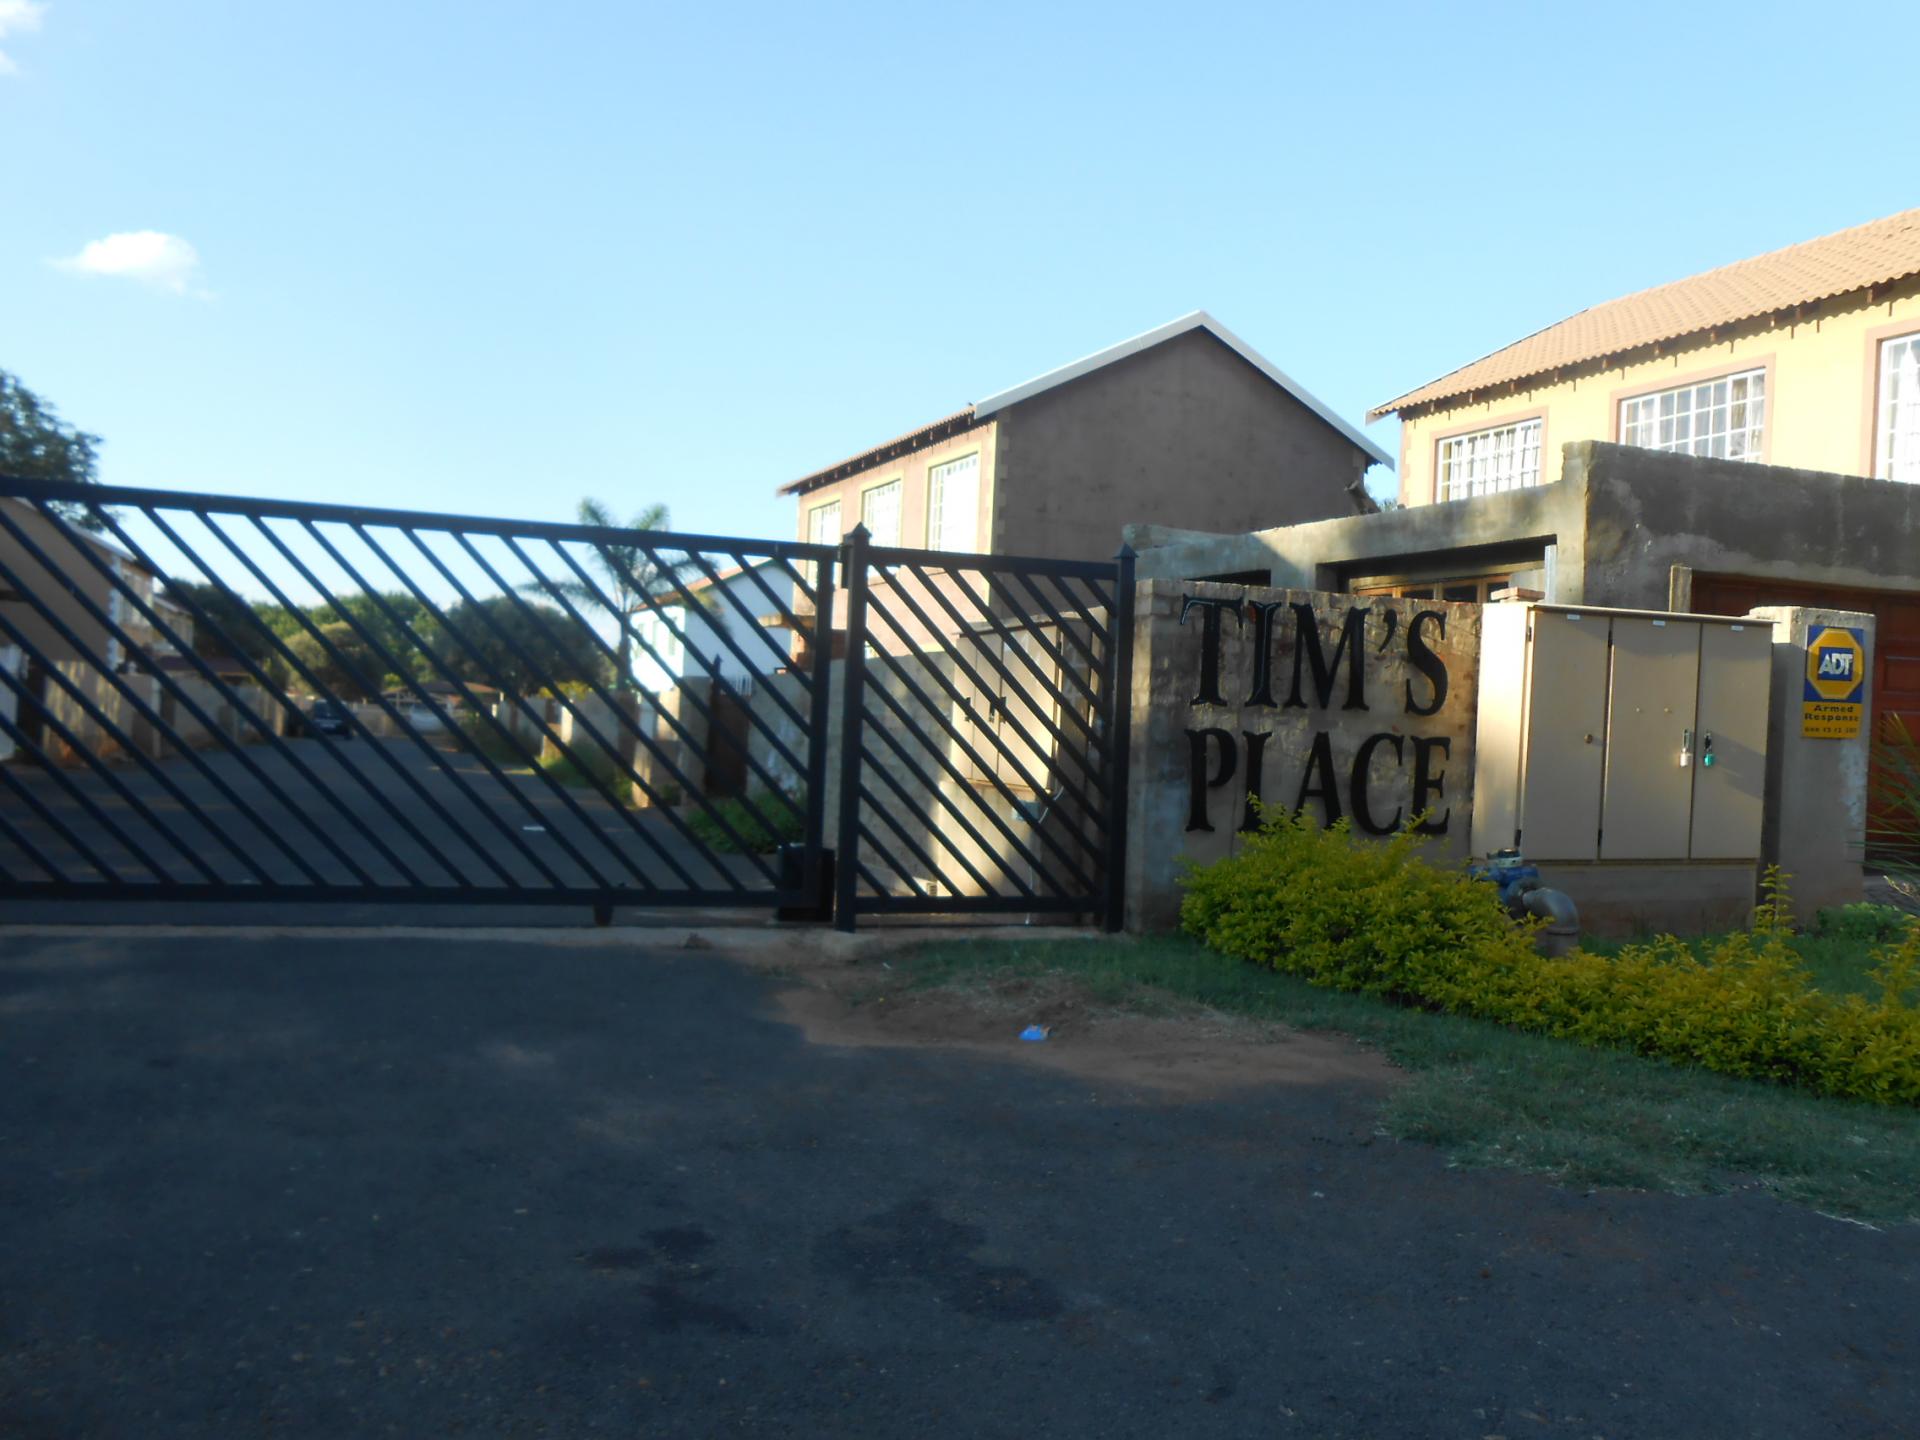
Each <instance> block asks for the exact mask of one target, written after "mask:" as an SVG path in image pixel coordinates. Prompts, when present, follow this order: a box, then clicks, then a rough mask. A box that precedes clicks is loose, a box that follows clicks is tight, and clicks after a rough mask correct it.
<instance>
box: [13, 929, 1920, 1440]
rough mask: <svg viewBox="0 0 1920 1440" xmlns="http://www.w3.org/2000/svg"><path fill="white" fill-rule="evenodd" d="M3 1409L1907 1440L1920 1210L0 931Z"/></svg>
mask: <svg viewBox="0 0 1920 1440" xmlns="http://www.w3.org/2000/svg"><path fill="white" fill-rule="evenodd" d="M0 946H3V947H4V950H0V1155H4V1157H5V1163H4V1165H0V1435H5V1436H7V1437H9V1440H20V1437H53V1436H63V1437H64V1436H111V1437H121V1436H124V1437H140V1440H165V1437H176V1436H222V1437H226V1436H240V1435H271V1436H314V1437H328V1440H337V1437H343V1436H361V1435H397V1436H407V1437H418V1436H427V1435H442V1434H451V1435H478V1436H521V1435H553V1436H578V1435H589V1434H609V1435H620V1436H641V1435H644V1436H715V1435H753V1436H774V1435H782V1436H785V1435H791V1436H825V1435H834V1436H841V1435H845V1436H911V1437H921V1436H993V1437H1003V1436H1068V1437H1088V1440H1093V1437H1102V1440H1105V1437H1114V1436H1152V1437H1164V1436H1169V1435H1178V1436H1223V1437H1224V1436H1231V1437H1244V1436H1283V1437H1284V1436H1295V1435H1297V1436H1355V1437H1358V1436H1366V1437H1400V1436H1406V1437H1421V1440H1431V1437H1454V1436H1458V1437H1466V1440H1481V1437H1487V1436H1495V1435H1499V1436H1506V1437H1509V1440H1517V1437H1529V1440H1530V1437H1536V1436H1538V1437H1549V1436H1566V1437H1579V1440H1589V1437H1592V1436H1605V1437H1608V1440H1618V1437H1630V1436H1650V1437H1673V1436H1687V1437H1694V1440H1699V1437H1717V1436H1781V1437H1795V1440H1802V1437H1818V1436H1836V1437H1839V1436H1844V1437H1850V1440H1857V1437H1867V1436H1911V1435H1912V1434H1914V1433H1915V1432H1914V1426H1915V1418H1914V1417H1915V1416H1916V1415H1917V1414H1920V1385H1916V1374H1917V1373H1920V1357H1917V1356H1916V1349H1915V1346H1916V1338H1915V1326H1914V1320H1915V1315H1916V1305H1915V1293H1916V1292H1915V1282H1916V1280H1920V1232H1916V1231H1914V1230H1911V1229H1909V1230H1902V1231H1898V1232H1891V1233H1879V1232H1875V1231H1872V1230H1868V1229H1866V1228H1863V1227H1860V1226H1857V1225H1851V1224H1845V1223H1841V1222H1837V1221H1833V1220H1827V1219H1823V1218H1821V1217H1819V1216H1817V1215H1814V1214H1811V1213H1809V1212H1806V1211H1802V1210H1796V1209H1793V1208H1789V1207H1786V1206H1783V1205H1780V1204H1777V1203H1774V1202H1771V1201H1768V1200H1765V1199H1761V1198H1745V1199H1719V1200H1685V1201H1683V1200H1676V1199H1671V1198H1667V1197H1662V1196H1651V1195H1636V1194H1624V1193H1605V1194H1600V1195H1593V1196H1588V1195H1581V1194H1577V1193H1571V1192H1568V1191H1564V1190H1559V1189H1556V1188H1554V1187H1553V1186H1551V1185H1548V1184H1545V1183H1543V1182H1540V1181H1537V1180H1532V1179H1522V1178H1514V1177H1505V1176H1500V1175H1493V1174H1486V1173H1456V1172H1452V1171H1449V1170H1448V1169H1446V1168H1445V1166H1444V1165H1443V1164H1442V1162H1441V1161H1440V1160H1439V1159H1438V1158H1437V1157H1436V1156H1435V1154H1433V1153H1432V1152H1430V1151H1427V1150H1424V1149H1421V1148H1418V1147H1412V1146H1403V1145H1398V1144H1395V1143H1392V1142H1390V1141H1387V1140H1384V1139H1376V1138H1375V1137H1374V1135H1373V1133H1372V1128H1371V1125H1370V1122H1369V1119H1368V1113H1369V1111H1368V1105H1367V1103H1366V1102H1365V1101H1363V1100H1361V1099H1359V1098H1358V1097H1356V1096H1354V1095H1352V1094H1351V1093H1348V1092H1343V1091H1340V1090H1338V1089H1330V1088H1320V1089H1311V1088H1309V1089H1301V1088H1291V1089H1284V1090H1280V1089H1270V1090H1261V1091H1251V1092H1242V1093H1240V1094H1238V1095H1236V1096H1235V1097H1233V1098H1230V1099H1226V1100H1214V1101H1208V1102H1204V1103H1191V1104H1165V1103H1152V1102H1140V1101H1136V1100H1134V1099H1131V1098H1129V1097H1127V1096H1126V1095H1125V1094H1123V1093H1116V1092H1114V1091H1113V1090H1112V1089H1111V1087H1104V1086H1103V1087H1101V1088H1100V1089H1099V1090H1098V1091H1096V1090H1095V1089H1094V1088H1093V1087H1091V1086H1090V1085H1089V1083H1088V1082H1086V1081H1084V1080H1076V1079H1074V1078H1072V1077H1069V1076H1064V1075H1060V1074H1056V1073H1049V1072H1041V1071H1036V1070H1030V1069H1026V1068H1022V1067H1019V1066H1016V1065H1012V1064H1004V1063H994V1062H991V1061H987V1060H983V1059H981V1058H979V1057H977V1056H967V1055H961V1054H954V1053H944V1052H936V1051H921V1050H912V1051H910V1050H872V1049H867V1050H842V1049H835V1048H830V1047H824V1046H815V1045H809V1044H808V1043H806V1042H805V1041H804V1040H803V1039H802V1038H801V1036H800V1035H799V1033H798V1032H797V1031H795V1030H793V1029H790V1028H788V1027H786V1026H784V1025H781V1024H779V1023H777V1022H776V1021H775V1020H773V1019H772V1018H770V1017H771V1014H772V1011H771V1006H770V1003H769V1002H770V996H771V993H772V988H771V987H772V986H773V985H774V984H775V983H776V982H774V981H773V980H770V979H769V978H767V977H765V976H762V975H756V974H753V973H749V972H747V971H745V970H742V969H737V968H735V967H733V966H731V965H729V964H728V963H726V962H724V961H723V960H721V959H720V958H719V957H718V956H716V955H715V954H713V953H708V952H698V951H686V950H654V951H648V950H644V949H641V948H638V947H637V944H636V945H629V946H627V947H625V948H614V947H610V946H600V947H597V948H595V947H589V946H585V945H572V946H568V945H563V944H559V943H549V944H530V943H521V942H518V941H505V940H499V941H494V942H491V943H476V942H474V941H471V940H455V939H445V940H396V941H368V940H345V939H339V938H331V939H299V940H284V941H277V942H274V943H272V944H271V945H263V944H262V943H261V942H259V941H256V940H246V939H242V938H237V937H230V938H224V939H211V940H209V939H197V938H184V937H183V938H172V939H163V940H141V939H137V938H133V937H128V938H126V939H81V940H50V939H37V940H27V939H22V938H20V937H18V936H14V937H11V938H9V937H6V936H4V935H0Z"/></svg>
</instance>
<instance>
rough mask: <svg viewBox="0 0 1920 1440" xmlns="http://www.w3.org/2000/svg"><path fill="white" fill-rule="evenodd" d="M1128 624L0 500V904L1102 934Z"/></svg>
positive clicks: (866, 569) (982, 577)
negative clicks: (978, 920)
mask: <svg viewBox="0 0 1920 1440" xmlns="http://www.w3.org/2000/svg"><path fill="white" fill-rule="evenodd" d="M1131 598H1132V561H1131V557H1130V555H1127V554H1126V553H1125V552H1123V558H1121V559H1120V560H1118V561H1117V562H1114V563H1107V564H1090V563H1078V562H1063V561H1049V560H1029V559H1019V558H1013V557H1004V556H985V555H955V554H943V553H938V552H932V551H919V550H903V549H881V548H878V547H874V546H871V545H869V544H868V539H867V536H866V534H865V532H864V531H863V530H856V531H855V532H854V533H853V535H851V536H850V537H848V539H847V540H846V541H845V542H844V543H842V544H841V545H838V546H823V545H808V544H799V543H793V542H786V541H767V540H750V539H741V538H737V537H720V536H707V535H683V534H671V533H664V532H648V531H635V530H626V529H616V528H602V527H595V526H587V525H562V524H545V523H539V522H526V521H506V520H493V519H480V518H475V517H469V516H453V515H437V514H423V513H415V512H410V511H398V510H374V509H363V508H357V507H346V506H335V505H314V504H302V503H289V502H280V501H269V500H254V499H234V498H229V497H224V496H213V495H198V494H184V493H173V492H161V491H147V490H133V489H120V488H108V487H97V486H86V487H75V486H68V485H60V484H53V483H48V482H38V481H27V480H8V479H4V478H0V900H11V901H26V900H52V901H89V900H128V899H137V900H175V899H177V900H190V901H213V902H223V901H231V900H263V901H280V902H289V903H299V902H305V903H313V902H320V903H325V904H358V903H365V902H403V903H411V904H421V903H430V902H452V903H465V904H475V903H486V904H495V903H521V904H539V905H553V904H566V905H575V904H579V905H587V906H591V907H592V909H593V911H594V913H595V916H596V918H598V919H599V920H601V921H602V922H603V923H604V922H605V921H606V920H608V919H609V918H610V917H611V915H612V912H613V909H614V908H615V907H623V906H703V907H718V906H751V907H766V908H772V909H775V910H777V911H779V912H780V913H782V914H784V915H787V916H789V917H795V918H799V917H806V918H816V919H825V918H827V917H828V916H831V917H832V918H833V919H834V920H835V921H836V923H838V924H839V925H841V926H842V927H844V928H851V927H852V926H853V925H854V924H855V923H856V920H857V917H859V916H862V915H881V914H933V913H947V914H966V913H990V914H1000V915H1019V914H1027V915H1034V916H1039V915H1053V916H1069V917H1071V916H1075V915H1086V916H1093V917H1096V918H1099V919H1101V920H1103V921H1104V922H1105V923H1107V924H1109V925H1117V924H1118V923H1119V918H1120V903H1121V885H1120V877H1121V874H1122V870H1123V866H1122V858H1123V855H1124V846H1125V803H1124V796H1125V793H1126V749H1127V738H1126V716H1127V704H1126V690H1127V680H1128V672H1129V669H1130V664H1131V660H1130V655H1131V648H1130V639H1131V630H1132V622H1131ZM0 913H4V911H3V910H0Z"/></svg>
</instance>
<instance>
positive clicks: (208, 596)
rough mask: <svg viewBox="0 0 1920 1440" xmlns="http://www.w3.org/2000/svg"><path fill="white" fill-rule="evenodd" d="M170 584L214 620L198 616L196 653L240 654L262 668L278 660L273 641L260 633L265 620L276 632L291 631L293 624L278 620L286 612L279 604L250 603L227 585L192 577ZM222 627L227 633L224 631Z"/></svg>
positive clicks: (181, 597) (185, 601) (177, 595)
mask: <svg viewBox="0 0 1920 1440" xmlns="http://www.w3.org/2000/svg"><path fill="white" fill-rule="evenodd" d="M167 588H168V589H170V590H171V591H172V592H173V594H174V597H175V598H176V599H178V600H180V601H181V602H182V603H183V604H192V605H196V606H198V607H199V609H200V610H201V611H202V612H204V613H205V614H206V616H207V617H208V619H209V620H211V621H212V623H211V624H207V623H203V622H202V621H200V620H198V619H195V621H194V626H193V649H194V653H195V654H196V655H205V656H211V657H219V656H223V655H236V654H237V655H239V656H242V657H244V658H245V659H248V660H252V661H254V662H255V663H256V664H258V665H260V666H261V667H262V668H265V669H271V668H273V665H274V663H275V662H276V660H277V657H276V656H275V654H274V649H273V644H272V642H271V641H269V640H268V639H267V637H266V636H265V635H263V634H261V632H260V626H261V624H263V623H264V624H265V625H266V626H267V628H268V629H269V630H272V631H273V633H274V634H276V635H281V636H285V635H286V634H288V633H289V629H290V627H284V628H283V627H282V626H281V625H279V624H277V623H276V616H277V615H283V614H285V612H284V611H282V610H281V608H280V607H279V606H278V605H270V604H264V603H262V604H248V602H247V601H245V600H243V599H241V598H240V597H239V596H238V595H236V594H234V593H233V592H232V591H231V590H228V589H226V588H225V587H224V586H220V585H208V584H201V583H198V582H196V581H191V580H171V581H169V582H168V587H167ZM216 627H217V628H216ZM222 631H225V632H226V633H225V634H224V635H222V634H221V632H222Z"/></svg>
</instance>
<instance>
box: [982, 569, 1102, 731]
mask: <svg viewBox="0 0 1920 1440" xmlns="http://www.w3.org/2000/svg"><path fill="white" fill-rule="evenodd" d="M980 578H981V579H983V580H984V581H986V584H987V588H988V589H989V590H991V591H993V592H994V593H995V594H997V595H999V596H1000V597H1001V599H1003V600H1004V601H1005V602H1006V605H1007V612H1008V614H1010V615H1015V616H1018V615H1022V614H1025V613H1026V612H1025V611H1024V610H1023V609H1022V607H1021V605H1020V599H1019V597H1018V596H1017V595H1015V594H1013V592H1012V591H1010V590H1008V589H1006V588H1005V587H1004V586H1002V585H1001V584H999V582H998V581H997V580H996V579H995V578H994V573H993V572H992V571H991V570H982V571H981V572H980ZM980 608H981V611H982V613H985V614H991V613H992V607H991V606H987V605H983V606H981V607H980ZM1055 619H1056V620H1057V619H1058V616H1055ZM1062 623H1063V624H1064V622H1062ZM1024 629H1025V632H1026V633H1027V634H1028V635H1031V636H1032V637H1033V640H1034V643H1035V644H1037V645H1038V646H1040V648H1041V649H1042V650H1044V651H1046V653H1047V658H1048V659H1049V660H1051V661H1053V663H1054V664H1056V665H1058V666H1059V667H1060V674H1061V677H1062V683H1063V684H1064V682H1065V681H1066V680H1071V681H1073V683H1074V686H1075V688H1076V689H1078V690H1079V691H1080V693H1081V694H1082V695H1084V696H1085V697H1086V703H1087V704H1089V705H1093V706H1096V707H1097V706H1098V705H1099V704H1100V697H1099V696H1098V695H1096V694H1095V693H1094V689H1093V684H1092V682H1091V681H1089V680H1088V679H1087V678H1086V677H1085V676H1084V675H1082V674H1081V671H1082V670H1083V669H1085V668H1086V667H1085V666H1083V665H1080V664H1077V663H1075V662H1073V661H1070V660H1068V659H1067V656H1066V652H1065V650H1063V649H1062V648H1060V647H1059V646H1056V645H1055V644H1054V643H1053V642H1052V641H1051V640H1049V639H1048V638H1047V635H1046V628H1045V627H1044V626H1041V625H1027V626H1025V627H1024ZM1074 638H1075V639H1076V641H1077V640H1078V637H1077V636H1076V637H1074ZM1099 663H1100V662H1099V660H1098V659H1092V660H1091V664H1092V666H1093V673H1096V674H1097V673H1098V670H1099ZM1061 698H1062V699H1065V698H1066V697H1065V695H1064V694H1063V695H1062V697H1061ZM1063 708H1064V707H1063Z"/></svg>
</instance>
